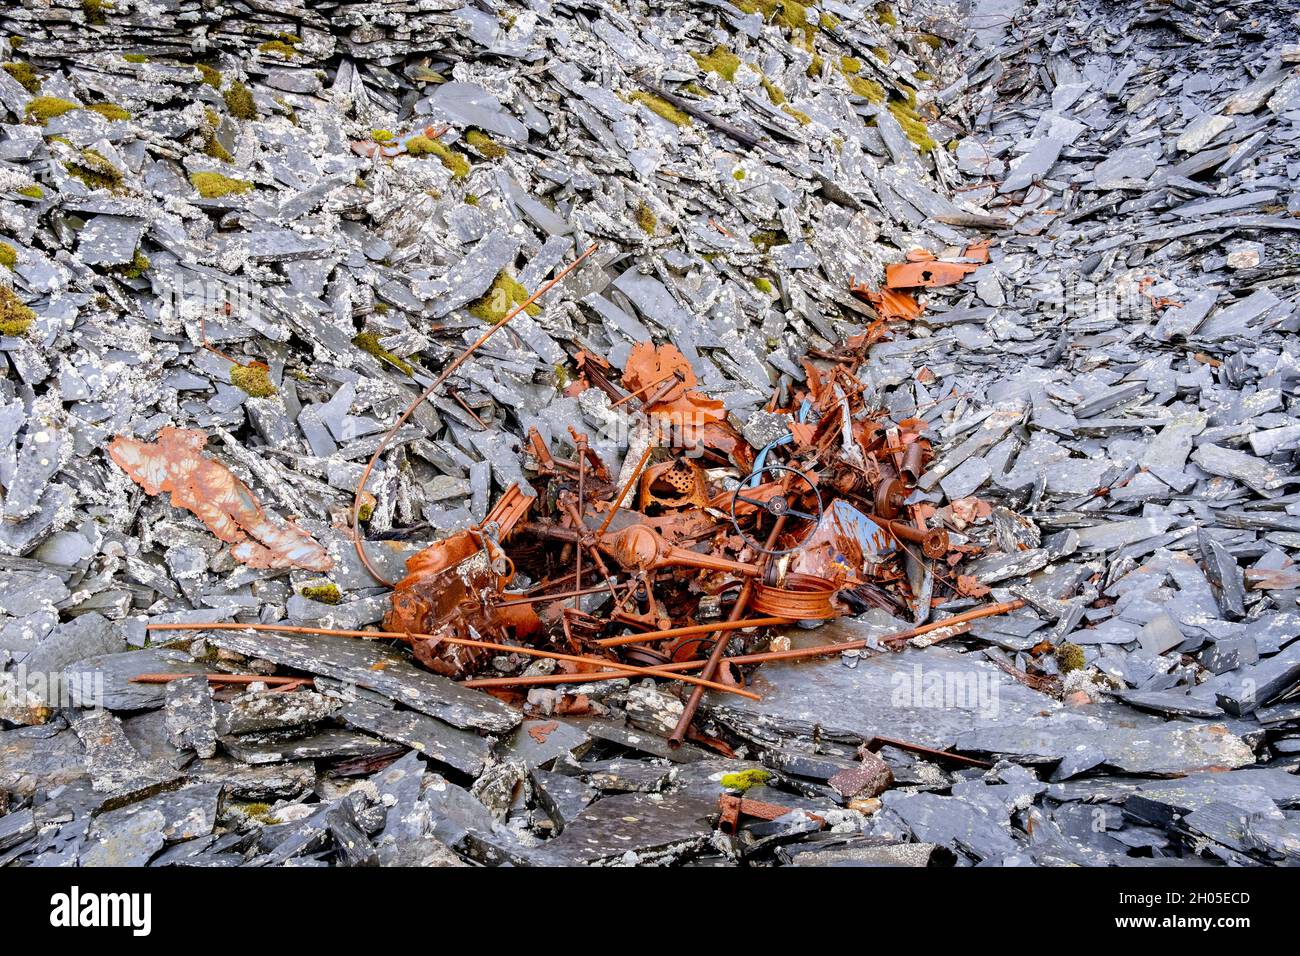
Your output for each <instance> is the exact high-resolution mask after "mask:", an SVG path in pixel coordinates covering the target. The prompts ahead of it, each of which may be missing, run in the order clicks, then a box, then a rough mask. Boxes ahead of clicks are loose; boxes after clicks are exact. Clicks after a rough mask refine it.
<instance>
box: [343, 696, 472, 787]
mask: <svg viewBox="0 0 1300 956" xmlns="http://www.w3.org/2000/svg"><path fill="white" fill-rule="evenodd" d="M338 719H339V720H340V721H341V722H342V723H344V724H345V725H346V726H348V727H353V728H355V729H357V730H362V731H365V732H366V733H370V734H373V735H374V736H376V737H379V738H381V739H383V740H389V741H392V742H393V743H398V744H402V745H403V746H406V747H412V748H414V749H415V750H417V751H419V752H420V753H421V754H423V755H424V756H426V757H428V758H429V759H430V760H432V761H434V762H435V763H440V764H445V765H446V766H448V767H451V768H452V769H453V770H458V771H460V772H461V773H467V774H470V775H471V776H478V775H479V774H480V773H482V772H483V767H484V765H485V763H486V761H487V759H488V753H489V751H490V749H491V742H490V741H489V740H488V739H487V738H486V737H481V736H479V735H478V734H476V733H472V732H470V731H467V730H461V729H459V728H457V727H452V726H450V725H449V724H444V723H443V722H442V721H440V720H435V719H434V718H432V717H426V716H425V715H424V714H419V713H415V712H414V711H409V710H408V711H399V710H391V709H387V708H385V707H383V706H381V705H379V704H375V703H371V702H369V701H364V700H355V701H352V702H351V703H349V704H346V705H345V706H344V707H343V709H342V710H341V711H340V712H339V714H338Z"/></svg>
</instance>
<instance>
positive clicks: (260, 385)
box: [230, 362, 276, 398]
mask: <svg viewBox="0 0 1300 956" xmlns="http://www.w3.org/2000/svg"><path fill="white" fill-rule="evenodd" d="M230 384H231V385H234V386H236V387H237V388H242V389H243V390H244V391H245V392H247V393H248V394H249V395H250V396H251V397H253V398H270V397H271V396H272V395H274V394H275V391H276V389H275V386H274V385H273V384H271V370H270V369H269V368H267V367H266V366H265V365H263V364H262V363H261V362H250V363H249V364H248V365H236V366H235V367H234V368H232V369H231V370H230Z"/></svg>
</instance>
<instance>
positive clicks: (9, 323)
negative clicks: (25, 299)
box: [0, 286, 36, 335]
mask: <svg viewBox="0 0 1300 956" xmlns="http://www.w3.org/2000/svg"><path fill="white" fill-rule="evenodd" d="M35 321H36V313H35V312H33V311H32V310H31V309H29V308H28V307H27V306H25V305H24V304H23V303H22V301H21V300H20V299H19V298H18V295H17V293H15V292H14V290H13V289H11V288H9V287H8V286H0V335H26V334H27V330H28V329H30V328H31V327H32V323H33V322H35Z"/></svg>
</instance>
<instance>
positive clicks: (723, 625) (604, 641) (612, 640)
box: [596, 617, 793, 647]
mask: <svg viewBox="0 0 1300 956" xmlns="http://www.w3.org/2000/svg"><path fill="white" fill-rule="evenodd" d="M791 623H793V621H792V620H791V619H790V618H788V617H754V618H750V619H749V620H747V621H716V622H714V623H712V624H688V625H686V626H684V627H669V628H665V629H664V630H661V631H644V632H643V633H640V634H623V635H621V636H619V637H604V638H601V639H600V640H598V641H596V644H597V645H599V646H600V647H621V646H622V645H624V644H648V643H649V642H650V641H661V640H664V639H665V638H670V637H686V636H688V635H690V634H711V633H713V632H714V631H739V630H742V629H744V628H747V627H771V626H772V625H774V624H791Z"/></svg>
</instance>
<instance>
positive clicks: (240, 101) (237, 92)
mask: <svg viewBox="0 0 1300 956" xmlns="http://www.w3.org/2000/svg"><path fill="white" fill-rule="evenodd" d="M221 96H222V99H224V100H225V101H226V109H227V110H229V111H230V115H231V116H233V117H235V118H236V119H242V120H255V119H257V104H256V103H254V102H253V93H252V91H251V90H250V89H249V88H248V87H247V86H245V85H244V84H243V83H241V82H240V81H239V80H236V81H235V82H234V83H231V84H230V88H229V89H228V90H226V92H225V93H223V94H221Z"/></svg>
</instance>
